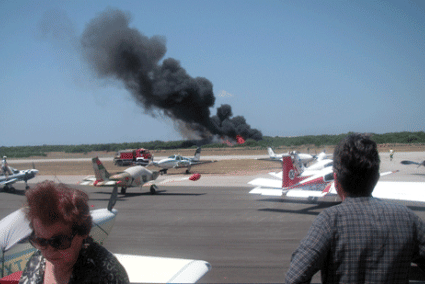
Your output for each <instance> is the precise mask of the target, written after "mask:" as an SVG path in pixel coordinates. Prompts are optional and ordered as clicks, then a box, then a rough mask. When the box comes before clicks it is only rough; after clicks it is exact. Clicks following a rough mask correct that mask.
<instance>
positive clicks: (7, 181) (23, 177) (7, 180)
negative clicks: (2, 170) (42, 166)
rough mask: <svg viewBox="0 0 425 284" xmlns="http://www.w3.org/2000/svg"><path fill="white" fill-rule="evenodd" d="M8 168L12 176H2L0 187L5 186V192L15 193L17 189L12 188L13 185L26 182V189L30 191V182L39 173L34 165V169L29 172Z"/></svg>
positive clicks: (0, 176) (0, 177)
mask: <svg viewBox="0 0 425 284" xmlns="http://www.w3.org/2000/svg"><path fill="white" fill-rule="evenodd" d="M8 168H9V170H10V172H11V173H12V174H9V175H4V174H2V175H0V185H2V186H3V190H4V191H14V190H15V188H14V187H13V186H12V184H14V183H15V182H18V181H23V182H25V189H28V188H29V186H28V180H30V179H32V178H34V177H35V175H36V174H37V173H38V170H36V169H35V167H34V164H33V168H32V169H28V170H17V169H15V168H12V167H10V166H9V167H8Z"/></svg>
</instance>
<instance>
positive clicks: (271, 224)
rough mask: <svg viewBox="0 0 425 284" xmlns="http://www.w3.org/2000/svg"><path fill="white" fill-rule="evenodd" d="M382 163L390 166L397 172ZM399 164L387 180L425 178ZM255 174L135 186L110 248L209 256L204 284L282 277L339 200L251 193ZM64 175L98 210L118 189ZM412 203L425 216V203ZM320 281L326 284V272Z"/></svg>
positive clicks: (16, 199) (4, 206)
mask: <svg viewBox="0 0 425 284" xmlns="http://www.w3.org/2000/svg"><path fill="white" fill-rule="evenodd" d="M381 159H382V158H381ZM383 162H384V163H383V165H382V167H381V169H382V170H383V171H385V170H392V169H394V167H392V166H391V164H389V165H387V161H383ZM396 165H397V168H399V169H400V172H399V173H397V174H394V175H391V176H388V177H385V178H383V179H385V180H399V181H425V171H424V169H423V168H416V166H410V167H406V166H399V162H397V164H396ZM262 176H267V175H262ZM255 177H256V176H240V177H228V176H226V177H218V176H203V177H202V178H201V179H200V180H199V181H197V182H192V181H184V182H179V183H168V184H164V185H162V186H159V193H158V194H157V195H150V194H149V193H148V188H147V187H144V188H142V189H139V188H129V189H128V191H127V195H126V196H122V195H119V199H118V201H117V203H116V205H115V208H116V209H118V211H119V214H118V216H117V220H116V223H115V226H114V228H113V229H112V232H111V235H110V236H109V237H108V239H107V240H106V242H105V244H104V245H105V247H106V248H108V249H109V250H110V251H112V252H115V253H127V254H142V255H150V256H163V257H178V258H191V259H201V260H205V261H208V262H209V263H211V265H212V270H211V271H210V272H209V273H207V274H206V275H205V276H204V277H203V278H202V279H201V281H200V282H204V283H207V282H209V283H211V282H220V283H232V282H251V283H252V282H283V280H284V277H285V273H286V271H287V269H288V266H289V261H290V257H291V254H292V252H293V251H294V250H295V248H296V247H297V246H298V244H299V242H300V240H301V238H302V237H303V236H304V235H305V234H306V232H307V230H308V228H309V227H310V225H311V223H312V221H313V220H314V218H315V217H316V216H317V214H319V213H320V212H321V211H322V210H323V209H324V208H326V207H327V206H331V205H332V204H320V205H317V204H308V203H300V202H289V201H285V200H284V199H282V198H272V197H263V196H257V195H250V194H248V192H249V191H250V189H251V188H252V187H249V186H247V185H246V182H247V181H249V180H252V179H253V178H255ZM37 178H40V179H41V180H44V179H45V178H48V177H46V176H40V177H37ZM59 178H60V179H61V181H63V182H66V183H70V184H71V185H72V186H75V187H79V188H82V189H84V190H85V191H86V192H88V193H89V196H90V204H91V205H92V209H98V208H102V207H106V205H107V202H108V199H109V195H110V192H111V189H109V188H93V187H84V186H79V185H75V182H76V180H78V179H79V177H66V176H64V177H59ZM161 178H164V179H165V178H167V176H163V177H161ZM172 178H177V176H175V177H172ZM32 181H33V182H36V181H37V179H34V180H32ZM31 185H32V184H31ZM15 188H16V189H17V190H16V192H14V193H7V192H1V193H0V198H1V207H0V217H1V218H3V217H4V216H6V215H7V214H9V213H11V212H13V211H15V210H16V209H18V208H19V207H20V206H22V204H23V202H24V200H25V197H24V184H23V183H16V184H15ZM401 190H402V189H401ZM424 191H425V188H424ZM410 208H412V209H413V210H414V211H415V213H416V214H418V215H419V216H420V217H421V218H422V219H423V220H425V204H424V205H421V204H410ZM423 279H425V278H423ZM313 282H315V283H318V282H320V275H319V274H317V275H316V276H315V277H314V278H313Z"/></svg>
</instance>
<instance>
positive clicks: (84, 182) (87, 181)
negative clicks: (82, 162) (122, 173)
mask: <svg viewBox="0 0 425 284" xmlns="http://www.w3.org/2000/svg"><path fill="white" fill-rule="evenodd" d="M79 184H80V185H90V186H114V185H116V184H117V182H116V181H113V180H108V181H98V180H96V178H95V177H94V176H90V177H86V178H84V179H83V180H82V181H80V183H79Z"/></svg>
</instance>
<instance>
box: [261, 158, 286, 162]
mask: <svg viewBox="0 0 425 284" xmlns="http://www.w3.org/2000/svg"><path fill="white" fill-rule="evenodd" d="M256 160H259V161H272V162H280V163H282V158H256Z"/></svg>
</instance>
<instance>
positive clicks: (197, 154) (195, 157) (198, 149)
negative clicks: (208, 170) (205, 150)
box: [193, 147, 201, 161]
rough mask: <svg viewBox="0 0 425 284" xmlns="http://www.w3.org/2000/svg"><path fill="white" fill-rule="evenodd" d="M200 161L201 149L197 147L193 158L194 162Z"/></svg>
mask: <svg viewBox="0 0 425 284" xmlns="http://www.w3.org/2000/svg"><path fill="white" fill-rule="evenodd" d="M200 159H201V147H198V148H197V149H196V151H195V156H193V160H194V161H199V160H200Z"/></svg>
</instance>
